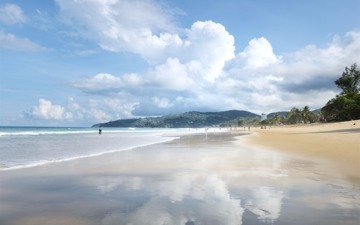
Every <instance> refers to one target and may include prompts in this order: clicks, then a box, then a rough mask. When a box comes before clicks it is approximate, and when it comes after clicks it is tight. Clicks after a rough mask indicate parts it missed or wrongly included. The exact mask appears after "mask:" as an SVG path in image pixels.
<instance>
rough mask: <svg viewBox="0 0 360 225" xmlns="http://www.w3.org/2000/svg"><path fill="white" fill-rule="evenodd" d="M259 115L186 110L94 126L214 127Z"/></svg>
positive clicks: (232, 111)
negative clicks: (179, 112) (178, 112)
mask: <svg viewBox="0 0 360 225" xmlns="http://www.w3.org/2000/svg"><path fill="white" fill-rule="evenodd" d="M255 117H259V115H257V114H254V113H251V112H247V111H240V110H230V111H224V112H196V111H192V112H186V113H181V114H174V115H167V116H161V117H145V118H137V119H121V120H115V121H110V122H107V123H99V124H95V125H93V126H92V127H152V128H164V127H167V128H184V127H194V128H198V127H212V126H231V125H236V124H237V122H238V120H239V119H251V118H255Z"/></svg>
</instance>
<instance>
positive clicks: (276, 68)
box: [57, 0, 360, 119]
mask: <svg viewBox="0 0 360 225" xmlns="http://www.w3.org/2000/svg"><path fill="white" fill-rule="evenodd" d="M57 4H58V6H59V9H60V15H61V17H62V18H63V22H65V23H66V24H68V25H69V26H70V27H71V28H73V29H74V31H76V32H77V35H81V36H82V37H84V38H87V39H91V40H94V41H96V42H97V43H98V44H99V46H100V47H102V48H103V49H105V50H109V51H114V52H121V51H128V52H131V53H135V54H138V55H139V56H141V57H142V58H144V59H145V60H147V61H148V62H149V63H150V64H149V65H151V66H150V67H149V68H148V69H147V70H146V71H145V72H142V73H137V71H134V73H127V74H120V75H112V74H108V73H100V74H97V75H94V76H92V77H88V78H85V79H83V80H78V81H76V82H73V83H72V85H73V86H74V87H76V88H78V89H80V90H82V91H85V92H87V93H90V94H96V95H102V96H104V98H103V101H105V102H109V101H108V100H107V99H108V98H114V96H115V97H116V98H117V100H118V101H120V102H121V104H125V105H128V106H129V107H128V109H129V110H136V112H137V115H149V113H150V112H151V113H154V112H157V113H156V115H159V114H163V113H169V112H183V111H187V110H228V109H234V108H237V109H244V110H249V111H253V112H255V113H262V112H265V113H269V112H273V111H277V110H287V109H290V108H291V107H293V106H297V107H303V106H304V105H309V106H310V107H311V108H312V109H315V108H320V107H322V106H323V105H324V104H325V103H326V102H327V100H329V99H330V98H332V97H333V96H335V95H336V93H337V90H336V87H335V86H334V84H333V81H334V80H335V79H336V78H337V77H338V76H340V75H341V72H342V71H343V70H344V67H345V66H349V65H351V64H352V63H354V62H360V58H359V54H358V52H359V51H360V33H359V32H355V31H354V32H349V33H347V34H346V35H345V36H344V37H340V36H339V37H336V38H334V39H333V40H332V41H331V42H330V43H329V44H328V45H327V46H326V47H324V48H320V47H317V46H314V45H309V46H306V47H304V48H303V49H299V50H298V51H295V52H290V53H282V55H279V54H276V53H275V52H276V51H275V50H274V49H273V47H272V45H271V43H270V42H269V41H268V40H267V39H266V38H265V37H259V38H254V39H252V40H250V41H249V43H248V45H247V46H246V47H245V48H244V49H243V50H241V51H240V52H239V53H238V54H236V52H235V40H234V37H233V36H232V35H231V34H229V33H228V31H227V30H226V28H225V27H224V26H223V25H222V24H219V23H216V22H213V21H197V22H195V23H193V24H192V26H191V27H190V28H179V27H177V26H176V25H175V23H174V22H173V21H174V12H172V11H171V10H169V9H168V8H166V7H165V6H164V5H162V4H159V3H157V2H155V1H152V0H137V1H129V0H123V1H118V0H111V1H110V0H109V1H100V0H93V1H89V0H81V1H80V0H79V1H63V0H57ZM144 12H145V13H144ZM139 15H141V16H139ZM93 96H95V95H93ZM315 96H316V99H315ZM94 98H95V97H94ZM96 98H97V97H96ZM99 101H101V100H97V102H99ZM104 104H105V105H106V103H104ZM113 104H114V105H113V107H110V106H109V105H108V106H102V107H105V108H107V109H108V110H107V115H108V116H109V117H112V119H115V118H114V115H117V114H118V113H117V112H116V111H113V112H111V110H112V109H114V110H118V107H117V106H116V105H117V104H118V103H114V102H113ZM98 105H99V106H100V105H101V104H100V103H98ZM101 110H103V109H101ZM129 110H127V111H126V113H125V114H123V115H129V116H130V117H132V116H133V114H132V112H131V111H129ZM142 113H143V114H142ZM104 118H105V117H104Z"/></svg>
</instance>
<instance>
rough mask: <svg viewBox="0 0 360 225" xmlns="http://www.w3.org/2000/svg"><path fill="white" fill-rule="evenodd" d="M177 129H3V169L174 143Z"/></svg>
mask: <svg viewBox="0 0 360 225" xmlns="http://www.w3.org/2000/svg"><path fill="white" fill-rule="evenodd" d="M178 131H179V130H175V129H135V128H102V134H101V135H99V132H98V128H84V127H0V170H8V169H17V168H24V167H33V166H37V165H42V164H47V163H53V162H59V161H66V160H72V159H77V158H83V157H90V156H96V155H101V154H105V153H109V152H114V151H124V150H130V149H133V148H136V147H139V146H144V145H150V144H154V143H159V142H164V141H169V140H172V139H173V138H170V137H164V136H163V134H164V133H174V132H178Z"/></svg>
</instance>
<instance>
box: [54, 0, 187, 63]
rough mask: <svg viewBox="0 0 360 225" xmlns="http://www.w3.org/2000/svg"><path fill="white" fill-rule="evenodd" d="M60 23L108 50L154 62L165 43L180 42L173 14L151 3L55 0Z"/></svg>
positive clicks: (138, 0) (129, 0)
mask: <svg viewBox="0 0 360 225" xmlns="http://www.w3.org/2000/svg"><path fill="white" fill-rule="evenodd" d="M56 2H57V4H58V6H59V8H60V16H61V18H62V21H63V22H65V23H67V24H68V25H69V26H71V27H73V28H74V30H79V31H80V35H83V36H85V37H86V38H91V39H93V40H95V41H97V42H98V43H99V45H100V46H101V47H102V48H104V49H106V50H109V51H115V52H118V51H130V52H134V53H137V54H140V55H141V56H142V57H144V58H146V59H148V60H153V59H155V58H156V53H157V52H159V51H160V50H161V49H163V48H165V47H166V45H168V44H170V43H171V44H175V45H176V44H177V43H179V42H181V40H180V39H179V37H178V36H177V35H176V34H175V35H173V34H171V33H168V32H164V31H171V30H173V29H175V26H174V24H173V23H172V17H173V14H174V12H172V11H171V10H170V8H168V7H165V6H164V5H161V4H159V3H157V2H155V1H153V0H135V1H134V0H122V1H117V0H112V1H101V0H95V1H86V0H81V1H64V0H57V1H56Z"/></svg>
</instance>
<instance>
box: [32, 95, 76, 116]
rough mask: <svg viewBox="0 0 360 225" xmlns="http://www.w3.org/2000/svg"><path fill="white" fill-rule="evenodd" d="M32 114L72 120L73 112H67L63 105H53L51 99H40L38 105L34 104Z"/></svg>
mask: <svg viewBox="0 0 360 225" xmlns="http://www.w3.org/2000/svg"><path fill="white" fill-rule="evenodd" d="M31 115H32V116H34V117H36V118H39V119H45V120H71V119H72V113H71V112H66V110H65V108H64V107H63V106H61V105H53V104H52V102H51V101H48V100H45V99H39V103H38V105H37V106H34V107H33V109H32V111H31Z"/></svg>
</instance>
